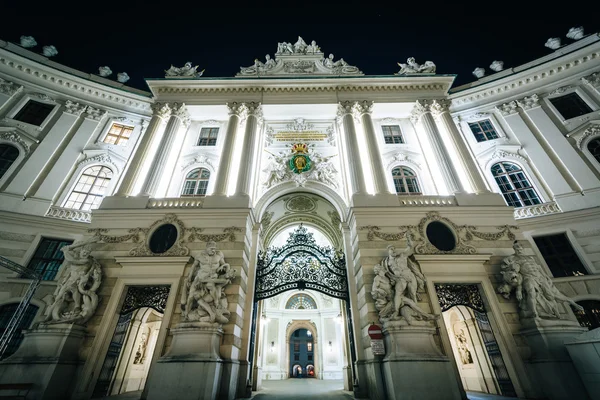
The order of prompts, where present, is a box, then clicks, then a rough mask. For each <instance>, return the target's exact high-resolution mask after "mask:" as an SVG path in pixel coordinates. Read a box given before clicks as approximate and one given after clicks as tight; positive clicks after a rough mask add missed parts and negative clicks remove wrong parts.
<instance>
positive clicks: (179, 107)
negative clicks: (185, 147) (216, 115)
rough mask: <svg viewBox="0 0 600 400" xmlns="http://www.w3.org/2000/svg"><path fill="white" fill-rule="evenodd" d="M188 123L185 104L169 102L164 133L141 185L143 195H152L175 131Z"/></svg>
mask: <svg viewBox="0 0 600 400" xmlns="http://www.w3.org/2000/svg"><path fill="white" fill-rule="evenodd" d="M189 123H190V116H189V113H188V111H187V108H186V106H185V104H183V103H171V117H170V118H169V121H168V122H167V127H166V128H165V133H164V134H163V136H162V138H161V139H160V144H159V145H158V150H156V154H155V155H154V160H152V164H151V165H150V169H149V171H148V175H147V176H146V181H145V182H144V185H143V186H142V192H141V194H142V195H144V196H154V195H155V194H156V191H157V189H158V185H159V184H160V179H161V177H162V175H163V172H164V171H165V167H166V165H167V161H168V159H169V155H170V154H171V150H172V149H173V143H174V142H175V138H176V137H177V133H178V132H179V129H180V128H181V126H182V125H185V126H188V125H189Z"/></svg>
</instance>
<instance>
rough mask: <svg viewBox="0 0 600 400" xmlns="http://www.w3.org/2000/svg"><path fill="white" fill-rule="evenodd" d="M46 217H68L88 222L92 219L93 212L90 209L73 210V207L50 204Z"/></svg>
mask: <svg viewBox="0 0 600 400" xmlns="http://www.w3.org/2000/svg"><path fill="white" fill-rule="evenodd" d="M46 217H52V218H58V219H66V220H69V221H75V222H87V223H88V224H89V223H90V222H91V221H92V213H91V212H90V211H81V210H73V209H72V208H62V207H56V206H50V208H49V209H48V211H47V212H46Z"/></svg>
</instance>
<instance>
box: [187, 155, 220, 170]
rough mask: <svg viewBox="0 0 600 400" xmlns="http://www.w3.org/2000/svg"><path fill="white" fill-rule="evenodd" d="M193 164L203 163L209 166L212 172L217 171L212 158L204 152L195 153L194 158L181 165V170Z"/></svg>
mask: <svg viewBox="0 0 600 400" xmlns="http://www.w3.org/2000/svg"><path fill="white" fill-rule="evenodd" d="M192 165H203V166H204V165H205V166H207V167H209V168H210V170H211V171H212V172H215V171H216V169H215V166H214V165H213V163H212V161H211V160H210V158H208V157H207V156H205V155H204V154H197V155H195V156H194V158H192V159H191V160H189V161H188V162H187V163H185V164H183V165H182V166H181V170H182V171H185V170H186V169H187V168H189V167H191V166H192Z"/></svg>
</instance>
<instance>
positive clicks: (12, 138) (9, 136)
mask: <svg viewBox="0 0 600 400" xmlns="http://www.w3.org/2000/svg"><path fill="white" fill-rule="evenodd" d="M0 139H2V140H5V141H7V142H13V143H16V144H18V145H19V146H20V147H21V148H23V151H24V152H25V155H27V154H29V150H30V149H29V145H27V143H25V141H24V140H23V139H21V136H20V135H19V134H18V133H17V131H8V132H0Z"/></svg>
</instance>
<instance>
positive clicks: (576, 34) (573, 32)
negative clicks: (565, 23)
mask: <svg viewBox="0 0 600 400" xmlns="http://www.w3.org/2000/svg"><path fill="white" fill-rule="evenodd" d="M567 37H568V38H569V39H573V40H579V39H581V38H582V37H583V26H577V27H573V28H571V29H569V32H567Z"/></svg>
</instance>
